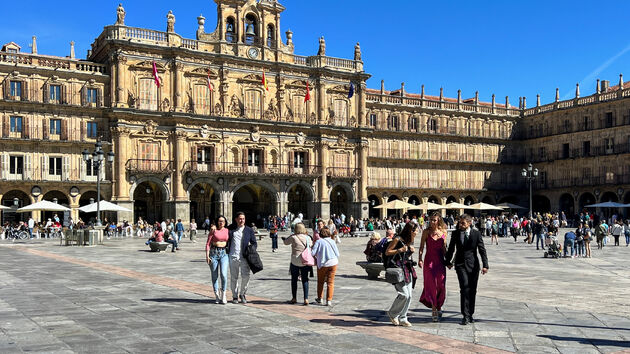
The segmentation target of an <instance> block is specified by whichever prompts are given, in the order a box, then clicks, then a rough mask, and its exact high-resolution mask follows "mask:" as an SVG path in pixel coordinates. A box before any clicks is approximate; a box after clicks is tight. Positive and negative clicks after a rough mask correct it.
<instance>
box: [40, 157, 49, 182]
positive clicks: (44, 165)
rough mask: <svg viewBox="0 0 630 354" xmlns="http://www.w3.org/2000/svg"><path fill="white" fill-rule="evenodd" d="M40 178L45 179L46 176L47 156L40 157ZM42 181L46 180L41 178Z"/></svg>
mask: <svg viewBox="0 0 630 354" xmlns="http://www.w3.org/2000/svg"><path fill="white" fill-rule="evenodd" d="M41 166H42V177H46V176H48V156H47V155H42V164H41ZM42 179H44V180H46V179H48V178H47V177H46V178H42Z"/></svg>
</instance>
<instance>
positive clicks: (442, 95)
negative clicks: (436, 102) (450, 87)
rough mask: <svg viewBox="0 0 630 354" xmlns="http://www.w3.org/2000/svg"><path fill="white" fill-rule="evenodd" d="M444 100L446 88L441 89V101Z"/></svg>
mask: <svg viewBox="0 0 630 354" xmlns="http://www.w3.org/2000/svg"><path fill="white" fill-rule="evenodd" d="M442 100H444V87H440V101H442Z"/></svg>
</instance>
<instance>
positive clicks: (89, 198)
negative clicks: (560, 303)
mask: <svg viewBox="0 0 630 354" xmlns="http://www.w3.org/2000/svg"><path fill="white" fill-rule="evenodd" d="M96 196H97V194H96V191H88V192H85V193H83V194H81V198H79V208H80V207H84V206H86V205H90V204H92V203H96ZM101 200H103V196H102V195H101ZM79 218H80V219H81V220H83V222H84V223H85V224H90V222H91V223H96V212H94V213H84V212H82V211H80V210H79ZM77 221H78V220H77Z"/></svg>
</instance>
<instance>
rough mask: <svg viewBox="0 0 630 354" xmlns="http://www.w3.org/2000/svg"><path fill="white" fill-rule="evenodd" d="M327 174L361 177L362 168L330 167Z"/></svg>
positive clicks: (331, 175) (351, 177)
mask: <svg viewBox="0 0 630 354" xmlns="http://www.w3.org/2000/svg"><path fill="white" fill-rule="evenodd" d="M326 176H328V177H334V178H347V179H359V178H361V169H359V168H349V167H328V168H327V169H326Z"/></svg>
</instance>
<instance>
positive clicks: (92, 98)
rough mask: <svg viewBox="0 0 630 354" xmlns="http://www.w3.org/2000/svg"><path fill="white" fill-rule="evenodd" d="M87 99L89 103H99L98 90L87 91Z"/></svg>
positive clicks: (90, 89)
mask: <svg viewBox="0 0 630 354" xmlns="http://www.w3.org/2000/svg"><path fill="white" fill-rule="evenodd" d="M85 99H86V100H87V103H94V104H96V103H97V102H98V90H97V89H95V88H89V89H87V95H86V97H85Z"/></svg>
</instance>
